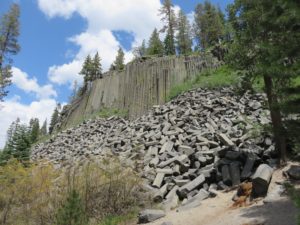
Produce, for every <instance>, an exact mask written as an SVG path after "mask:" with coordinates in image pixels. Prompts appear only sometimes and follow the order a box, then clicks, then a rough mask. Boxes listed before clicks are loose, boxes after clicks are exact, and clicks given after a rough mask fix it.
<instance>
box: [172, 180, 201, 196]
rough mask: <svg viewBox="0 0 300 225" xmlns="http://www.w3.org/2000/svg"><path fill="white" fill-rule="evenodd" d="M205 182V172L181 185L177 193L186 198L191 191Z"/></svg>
mask: <svg viewBox="0 0 300 225" xmlns="http://www.w3.org/2000/svg"><path fill="white" fill-rule="evenodd" d="M204 182H205V177H204V175H203V174H201V175H200V176H198V177H197V178H196V179H194V180H192V181H190V182H189V183H187V184H186V185H184V186H182V187H180V188H179V189H178V191H177V194H178V195H179V197H181V198H185V197H186V196H187V194H188V193H189V192H191V191H192V190H194V189H196V188H198V187H200V186H201V185H202V184H203V183H204Z"/></svg>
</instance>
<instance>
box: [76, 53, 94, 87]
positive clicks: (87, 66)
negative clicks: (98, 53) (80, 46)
mask: <svg viewBox="0 0 300 225" xmlns="http://www.w3.org/2000/svg"><path fill="white" fill-rule="evenodd" d="M92 71H93V60H92V59H91V56H90V55H88V56H87V57H86V58H85V60H84V63H83V66H82V69H81V71H80V73H79V74H80V75H82V76H83V80H84V86H86V85H87V83H88V81H90V80H91V77H92Z"/></svg>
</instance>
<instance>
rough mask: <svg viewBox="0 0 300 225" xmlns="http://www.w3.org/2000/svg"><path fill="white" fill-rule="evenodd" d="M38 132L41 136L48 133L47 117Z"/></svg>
mask: <svg viewBox="0 0 300 225" xmlns="http://www.w3.org/2000/svg"><path fill="white" fill-rule="evenodd" d="M40 134H41V136H46V135H47V134H48V131H47V119H46V120H45V121H44V123H43V126H42V127H41V130H40Z"/></svg>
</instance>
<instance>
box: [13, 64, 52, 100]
mask: <svg viewBox="0 0 300 225" xmlns="http://www.w3.org/2000/svg"><path fill="white" fill-rule="evenodd" d="M12 74H13V76H12V82H13V83H14V84H15V85H16V86H17V87H18V88H20V89H22V90H23V91H25V92H26V93H34V94H35V95H36V97H37V98H38V99H46V98H49V97H56V96H57V93H56V91H55V90H54V89H53V86H52V85H51V84H47V85H44V86H40V85H39V84H38V82H37V79H36V78H35V77H34V78H32V79H30V78H29V76H28V74H27V73H25V72H23V71H22V70H20V69H19V68H16V67H13V68H12Z"/></svg>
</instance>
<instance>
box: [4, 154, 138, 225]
mask: <svg viewBox="0 0 300 225" xmlns="http://www.w3.org/2000/svg"><path fill="white" fill-rule="evenodd" d="M141 195H142V192H141V180H140V178H139V177H138V176H137V174H136V173H135V172H134V171H133V170H132V169H130V168H125V167H123V166H121V165H120V162H119V161H118V160H117V159H112V158H110V159H109V160H102V161H100V162H98V161H97V162H96V161H95V162H86V163H84V164H83V165H79V164H78V165H72V166H71V167H69V168H65V169H62V170H56V169H54V167H53V166H52V165H51V164H50V163H47V162H40V163H39V164H30V165H27V166H24V165H23V164H22V163H20V162H18V161H17V160H12V161H9V162H8V163H7V164H6V165H5V166H1V167H0V221H1V222H0V223H1V224H7V225H25V224H27V225H48V224H49V225H50V224H51V225H65V224H66V225H69V224H73V225H75V224H76V225H77V224H78V225H83V224H89V225H96V224H97V225H98V224H100V225H109V224H114V225H115V224H119V222H120V221H127V220H129V219H132V218H133V217H134V215H133V214H135V212H136V209H137V207H138V206H139V205H140V204H141V201H144V198H143V197H142V196H141ZM70 215H73V216H70ZM75 220H76V221H75Z"/></svg>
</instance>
